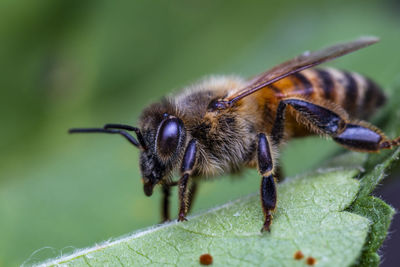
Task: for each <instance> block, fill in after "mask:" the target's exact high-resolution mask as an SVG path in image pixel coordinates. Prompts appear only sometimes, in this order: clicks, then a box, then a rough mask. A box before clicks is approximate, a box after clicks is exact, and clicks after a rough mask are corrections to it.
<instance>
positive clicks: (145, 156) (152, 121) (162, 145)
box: [140, 102, 186, 196]
mask: <svg viewBox="0 0 400 267" xmlns="http://www.w3.org/2000/svg"><path fill="white" fill-rule="evenodd" d="M140 125H141V132H142V134H143V139H144V142H145V143H146V149H142V150H141V153H140V170H141V172H142V177H143V184H144V188H143V189H144V193H145V194H146V195H147V196H151V195H152V193H153V188H154V186H155V185H157V184H159V183H168V181H169V179H170V178H171V176H172V172H173V170H174V169H176V167H177V166H178V163H179V162H180V161H179V159H180V158H181V156H182V154H183V153H182V152H183V150H184V143H185V138H186V131H185V126H184V123H183V121H182V120H181V119H180V118H178V117H177V116H176V115H174V114H173V112H171V109H169V108H168V105H167V104H166V103H163V102H162V103H160V104H155V105H152V106H150V107H149V108H148V109H146V110H145V111H144V112H143V114H142V116H141V119H140Z"/></svg>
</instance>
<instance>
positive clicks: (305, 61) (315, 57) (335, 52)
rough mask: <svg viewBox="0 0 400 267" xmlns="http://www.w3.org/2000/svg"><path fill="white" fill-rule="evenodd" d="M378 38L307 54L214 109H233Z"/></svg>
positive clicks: (263, 76) (266, 74) (259, 78)
mask: <svg viewBox="0 0 400 267" xmlns="http://www.w3.org/2000/svg"><path fill="white" fill-rule="evenodd" d="M378 41H379V39H378V38H376V37H361V38H359V39H356V40H354V41H352V42H348V43H341V44H337V45H334V46H330V47H327V48H324V49H321V50H318V51H314V52H305V53H303V54H301V55H299V56H297V57H295V58H293V59H291V60H289V61H286V62H284V63H282V64H280V65H278V66H275V67H273V68H272V69H270V70H268V71H266V72H264V73H261V74H260V75H257V76H256V77H254V78H252V79H251V80H250V81H249V85H248V86H246V87H245V88H243V89H241V90H239V91H237V92H235V93H234V94H232V95H230V96H228V97H226V98H224V99H222V100H219V101H217V102H215V103H214V109H225V108H229V107H231V106H232V105H233V104H234V103H235V102H236V101H238V100H239V99H242V98H243V97H246V96H248V95H250V94H252V93H254V92H256V91H258V90H260V89H262V88H264V87H265V86H267V85H269V84H272V83H274V82H277V81H279V80H280V79H283V78H285V77H287V76H289V75H291V74H294V73H296V72H299V71H302V70H305V69H308V68H311V67H314V66H316V65H319V64H321V63H324V62H327V61H329V60H332V59H335V58H337V57H340V56H343V55H346V54H348V53H351V52H353V51H356V50H358V49H361V48H363V47H366V46H369V45H371V44H374V43H376V42H378Z"/></svg>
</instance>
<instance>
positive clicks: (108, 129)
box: [68, 124, 147, 150]
mask: <svg viewBox="0 0 400 267" xmlns="http://www.w3.org/2000/svg"><path fill="white" fill-rule="evenodd" d="M123 130H126V131H134V132H135V133H136V135H137V137H138V140H139V141H138V140H136V139H135V138H134V137H133V136H132V135H130V134H129V133H127V132H126V131H123ZM68 132H69V133H108V134H120V135H122V136H123V137H125V139H126V140H128V141H129V143H131V144H132V145H134V146H135V147H138V148H143V149H144V150H146V149H147V147H146V144H145V142H144V139H143V136H142V134H141V132H140V129H139V128H136V127H132V126H129V125H122V124H106V125H104V128H73V129H69V130H68Z"/></svg>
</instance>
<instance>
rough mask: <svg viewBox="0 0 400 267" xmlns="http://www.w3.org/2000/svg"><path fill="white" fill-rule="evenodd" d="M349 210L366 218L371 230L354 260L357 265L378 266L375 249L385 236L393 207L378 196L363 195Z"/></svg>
mask: <svg viewBox="0 0 400 267" xmlns="http://www.w3.org/2000/svg"><path fill="white" fill-rule="evenodd" d="M348 210H349V211H351V212H353V213H356V214H359V215H361V216H364V217H366V218H368V219H369V220H370V221H371V222H372V224H371V230H370V232H369V235H368V238H367V240H366V241H365V246H364V249H363V253H362V255H361V257H360V258H359V260H358V261H357V262H356V265H358V266H379V262H380V257H379V255H378V254H377V253H376V251H377V250H378V249H379V248H380V246H381V245H382V243H383V241H384V240H385V238H386V235H387V232H388V229H389V226H390V222H391V220H392V217H393V215H394V209H393V208H392V207H390V206H389V205H388V204H386V203H385V202H384V201H382V200H381V199H379V198H376V197H372V196H363V197H361V198H360V197H359V198H357V200H356V201H355V202H354V203H353V205H352V206H351V207H349V209H348Z"/></svg>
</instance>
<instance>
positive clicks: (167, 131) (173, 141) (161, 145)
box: [157, 118, 182, 156]
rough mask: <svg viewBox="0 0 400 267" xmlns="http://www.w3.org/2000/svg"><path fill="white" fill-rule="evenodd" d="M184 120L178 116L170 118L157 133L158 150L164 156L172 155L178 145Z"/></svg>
mask: <svg viewBox="0 0 400 267" xmlns="http://www.w3.org/2000/svg"><path fill="white" fill-rule="evenodd" d="M181 128H182V122H181V121H180V120H179V119H177V118H170V119H167V120H165V121H163V122H162V124H161V126H160V128H159V130H158V135H157V151H158V153H160V154H161V155H162V156H170V155H172V154H173V153H174V152H175V151H176V149H177V147H178V145H179V138H180V134H181Z"/></svg>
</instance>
